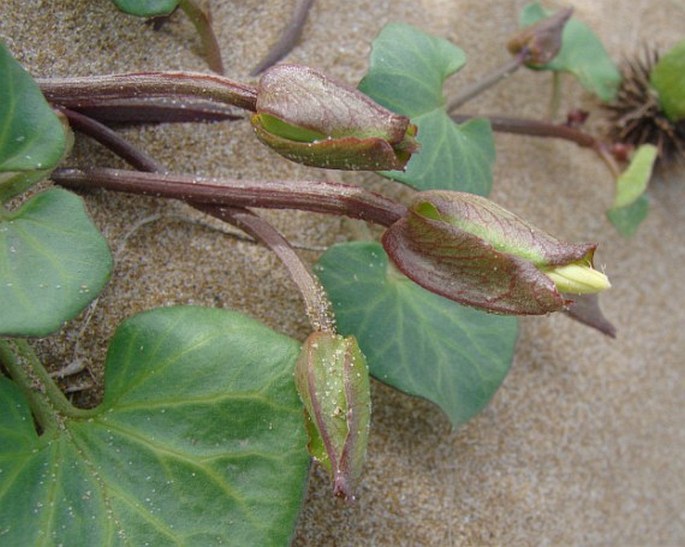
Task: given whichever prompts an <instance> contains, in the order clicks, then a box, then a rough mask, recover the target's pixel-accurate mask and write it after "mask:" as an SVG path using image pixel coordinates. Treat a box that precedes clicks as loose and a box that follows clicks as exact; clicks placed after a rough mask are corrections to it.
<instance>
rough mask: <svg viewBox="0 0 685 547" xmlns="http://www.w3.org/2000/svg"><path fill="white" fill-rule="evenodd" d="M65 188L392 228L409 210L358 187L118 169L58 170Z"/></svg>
mask: <svg viewBox="0 0 685 547" xmlns="http://www.w3.org/2000/svg"><path fill="white" fill-rule="evenodd" d="M51 179H52V180H53V181H55V182H56V183H57V184H60V185H62V186H66V187H100V188H106V189H108V190H114V191H117V192H128V193H133V194H142V195H147V196H156V197H167V198H172V199H180V200H183V201H188V202H192V203H204V204H210V205H220V206H229V207H261V208H265V209H301V210H305V211H312V212H317V213H327V214H335V215H346V216H349V217H352V218H359V219H363V220H368V221H370V222H375V223H377V224H381V225H383V226H390V225H391V224H393V223H394V222H395V221H397V220H399V219H400V218H402V217H403V216H404V215H405V214H406V212H407V209H406V207H405V206H404V205H402V204H401V203H399V202H396V201H393V200H391V199H388V198H386V197H384V196H381V195H380V194H375V193H373V192H369V191H368V190H364V189H363V188H360V187H358V186H352V185H346V184H339V183H333V182H327V181H301V180H296V181H288V180H279V181H250V180H238V179H209V178H200V177H191V176H187V175H186V176H184V175H171V174H161V173H140V172H136V171H127V170H119V169H105V168H97V169H88V170H85V171H82V170H79V169H58V170H56V171H54V172H53V173H52V175H51Z"/></svg>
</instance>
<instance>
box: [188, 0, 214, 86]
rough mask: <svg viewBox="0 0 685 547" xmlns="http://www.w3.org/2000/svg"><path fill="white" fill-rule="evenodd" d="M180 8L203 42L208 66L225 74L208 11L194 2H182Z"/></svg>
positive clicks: (191, 0)
mask: <svg viewBox="0 0 685 547" xmlns="http://www.w3.org/2000/svg"><path fill="white" fill-rule="evenodd" d="M178 6H179V7H180V8H181V9H182V10H183V11H184V13H185V14H186V15H187V16H188V19H190V21H191V22H192V23H193V25H194V26H195V30H196V31H197V33H198V34H199V35H200V39H201V40H202V48H203V50H204V53H205V57H206V60H207V64H208V65H209V68H211V69H212V70H213V71H214V72H216V73H217V74H222V75H223V74H224V63H223V61H222V59H221V49H220V48H219V43H218V41H217V39H216V34H214V29H213V28H212V18H211V15H210V14H209V12H208V11H206V10H203V9H202V8H201V7H200V6H198V5H197V2H195V1H194V0H180V2H179V4H178Z"/></svg>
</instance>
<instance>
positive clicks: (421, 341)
mask: <svg viewBox="0 0 685 547" xmlns="http://www.w3.org/2000/svg"><path fill="white" fill-rule="evenodd" d="M316 273H317V275H318V276H319V278H320V279H321V282H322V283H323V284H324V286H325V288H326V291H327V293H328V295H329V297H330V299H331V302H332V303H333V308H334V310H335V315H336V319H337V324H338V329H339V331H340V333H341V334H344V335H354V336H356V337H357V339H358V341H359V346H360V347H361V349H362V351H363V352H364V353H365V355H366V357H367V361H368V364H369V369H370V371H371V374H372V375H373V376H374V377H376V378H377V379H379V380H380V381H382V382H384V383H386V384H389V385H391V386H393V387H395V388H397V389H399V390H401V391H404V392H406V393H409V394H412V395H418V396H420V397H423V398H425V399H428V400H429V401H432V402H433V403H435V404H437V405H438V406H439V407H440V408H441V409H442V410H443V411H444V412H445V413H446V414H447V416H448V417H449V419H450V421H451V422H452V424H453V425H455V426H457V425H459V424H461V423H464V422H465V421H467V420H468V419H469V418H471V417H472V416H474V415H475V414H476V413H478V412H479V411H480V410H481V409H482V408H483V407H484V406H485V405H486V404H487V403H488V401H490V399H491V398H492V396H493V395H494V393H495V391H496V390H497V388H498V387H499V386H500V385H501V383H502V381H503V380H504V377H505V376H506V374H507V372H508V370H509V366H510V364H511V359H512V357H513V352H514V345H515V342H516V334H517V324H518V323H517V320H516V318H513V317H505V316H500V315H490V314H487V313H484V312H481V311H478V310H474V309H472V308H466V307H463V306H460V305H459V304H457V303H455V302H453V301H451V300H447V299H446V298H442V297H440V296H438V295H435V294H433V293H431V292H428V291H426V290H425V289H423V288H421V287H419V286H418V285H416V284H415V283H413V282H412V281H410V280H409V279H407V278H406V277H404V276H403V275H401V274H400V273H398V272H397V271H396V270H394V269H393V268H392V267H391V266H390V265H389V263H388V259H387V256H386V254H385V252H384V251H383V248H382V247H381V246H380V245H379V244H377V243H366V242H356V243H348V244H342V245H336V246H334V247H331V248H330V249H329V250H328V251H326V252H325V253H324V254H323V256H322V257H321V259H320V260H319V262H318V264H317V266H316Z"/></svg>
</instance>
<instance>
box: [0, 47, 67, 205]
mask: <svg viewBox="0 0 685 547" xmlns="http://www.w3.org/2000/svg"><path fill="white" fill-rule="evenodd" d="M0 75H2V77H0V204H2V203H4V202H5V201H7V200H8V199H10V198H11V197H13V196H15V195H17V194H19V193H21V192H23V191H24V190H25V189H26V188H28V187H29V186H31V185H32V184H34V183H36V182H38V181H39V180H41V179H43V178H45V176H46V175H47V173H49V172H50V170H52V169H53V168H54V167H55V166H56V165H57V163H58V162H59V161H60V159H61V158H62V155H63V154H64V151H65V149H66V138H65V127H64V126H63V124H62V122H61V121H60V119H59V118H58V117H57V116H56V115H55V113H54V112H53V111H52V108H50V105H49V104H48V103H47V101H46V100H45V98H44V97H43V95H42V93H41V92H40V89H39V88H38V86H37V85H36V83H35V82H34V81H33V79H32V78H31V76H30V75H29V74H28V72H26V71H25V70H24V68H23V67H22V66H21V65H20V64H19V63H17V61H15V60H14V59H13V58H12V55H11V54H10V52H9V50H8V49H7V48H6V47H5V45H4V44H3V43H2V41H0Z"/></svg>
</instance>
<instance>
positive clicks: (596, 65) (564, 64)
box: [520, 2, 621, 101]
mask: <svg viewBox="0 0 685 547" xmlns="http://www.w3.org/2000/svg"><path fill="white" fill-rule="evenodd" d="M550 14H551V12H549V11H548V10H546V9H545V8H543V7H542V6H541V5H540V4H539V3H538V2H533V3H532V4H528V5H527V6H526V7H524V8H523V11H522V12H521V16H520V23H521V26H524V27H525V26H528V25H532V24H533V23H536V22H538V21H540V20H541V19H544V18H545V17H549V16H550ZM536 68H538V67H536ZM540 68H542V69H544V70H553V71H560V72H570V73H571V74H573V75H574V76H575V77H576V78H578V81H579V82H580V83H581V85H582V86H583V87H584V88H585V89H587V90H588V91H590V92H591V93H594V94H595V95H597V96H598V97H599V98H600V99H602V100H603V101H610V100H612V99H613V98H614V97H615V96H616V92H617V91H618V85H619V83H620V82H621V73H620V72H619V70H618V68H617V67H616V65H615V64H614V62H613V61H612V60H611V58H610V57H609V55H608V54H607V52H606V49H604V46H603V45H602V42H601V41H600V39H599V38H598V37H597V35H596V34H595V33H594V32H593V31H592V29H590V27H588V26H587V25H586V24H585V23H583V22H581V21H579V20H578V19H576V18H571V20H569V22H568V23H566V26H565V27H564V33H563V37H562V44H561V50H560V51H559V53H558V54H557V56H556V57H555V58H554V59H552V61H551V62H549V63H548V64H546V65H544V66H543V67H540Z"/></svg>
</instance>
